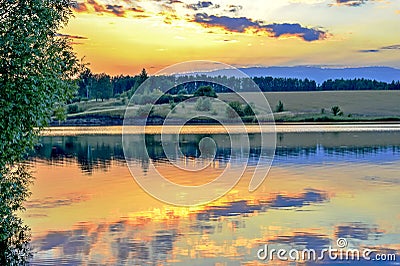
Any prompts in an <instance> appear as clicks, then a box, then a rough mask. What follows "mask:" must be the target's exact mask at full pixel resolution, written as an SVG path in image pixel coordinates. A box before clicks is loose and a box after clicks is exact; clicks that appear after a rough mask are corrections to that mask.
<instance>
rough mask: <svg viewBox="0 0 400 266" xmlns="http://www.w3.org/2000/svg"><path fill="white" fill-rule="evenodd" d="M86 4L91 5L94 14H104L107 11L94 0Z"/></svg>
mask: <svg viewBox="0 0 400 266" xmlns="http://www.w3.org/2000/svg"><path fill="white" fill-rule="evenodd" d="M87 3H88V4H89V5H91V6H92V7H93V9H94V11H96V12H106V11H107V10H106V9H105V8H104V6H102V5H101V4H99V3H97V2H96V1H95V0H88V1H87Z"/></svg>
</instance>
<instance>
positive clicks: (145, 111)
mask: <svg viewBox="0 0 400 266" xmlns="http://www.w3.org/2000/svg"><path fill="white" fill-rule="evenodd" d="M152 113H153V105H152V104H146V105H143V106H140V107H139V109H138V110H137V111H136V114H137V116H138V117H141V118H145V117H148V116H150V115H151V114H152Z"/></svg>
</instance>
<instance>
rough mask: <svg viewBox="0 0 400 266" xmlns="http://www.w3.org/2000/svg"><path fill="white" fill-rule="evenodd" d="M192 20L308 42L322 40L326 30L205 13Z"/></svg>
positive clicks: (207, 24) (226, 28)
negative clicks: (294, 37)
mask: <svg viewBox="0 0 400 266" xmlns="http://www.w3.org/2000/svg"><path fill="white" fill-rule="evenodd" d="M193 22H197V23H199V24H201V25H203V26H204V27H221V28H223V29H225V30H227V31H231V32H245V30H247V29H253V30H256V31H265V32H268V33H269V34H270V35H271V36H272V37H275V38H278V37H281V36H297V37H299V38H301V39H303V40H305V41H308V42H311V41H317V40H323V39H325V38H326V37H327V34H326V32H324V31H322V30H319V29H314V28H306V27H303V26H301V25H300V24H298V23H293V24H290V23H282V24H278V23H274V24H267V25H264V24H263V22H262V21H253V20H252V19H249V18H246V17H238V18H237V17H228V16H215V15H211V16H210V15H207V14H206V13H197V14H196V15H195V17H194V19H193Z"/></svg>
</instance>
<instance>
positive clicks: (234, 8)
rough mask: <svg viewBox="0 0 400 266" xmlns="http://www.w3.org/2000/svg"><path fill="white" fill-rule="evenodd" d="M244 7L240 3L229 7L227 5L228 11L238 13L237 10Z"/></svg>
mask: <svg viewBox="0 0 400 266" xmlns="http://www.w3.org/2000/svg"><path fill="white" fill-rule="evenodd" d="M242 9H243V6H240V5H229V6H228V7H227V10H226V11H227V12H231V13H237V12H239V11H240V10H242Z"/></svg>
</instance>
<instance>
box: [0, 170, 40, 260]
mask: <svg viewBox="0 0 400 266" xmlns="http://www.w3.org/2000/svg"><path fill="white" fill-rule="evenodd" d="M32 181H33V177H32V175H31V173H30V172H29V169H28V166H27V165H24V164H18V165H16V166H14V167H5V168H4V169H1V173H0V217H1V220H0V265H26V264H28V262H29V259H30V258H31V257H32V252H31V248H30V244H29V242H30V228H29V227H28V226H27V225H24V222H23V221H22V219H21V218H20V217H19V216H18V212H20V211H23V210H24V207H23V202H24V201H25V200H26V198H27V197H28V196H29V195H30V191H29V185H30V184H31V183H32Z"/></svg>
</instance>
